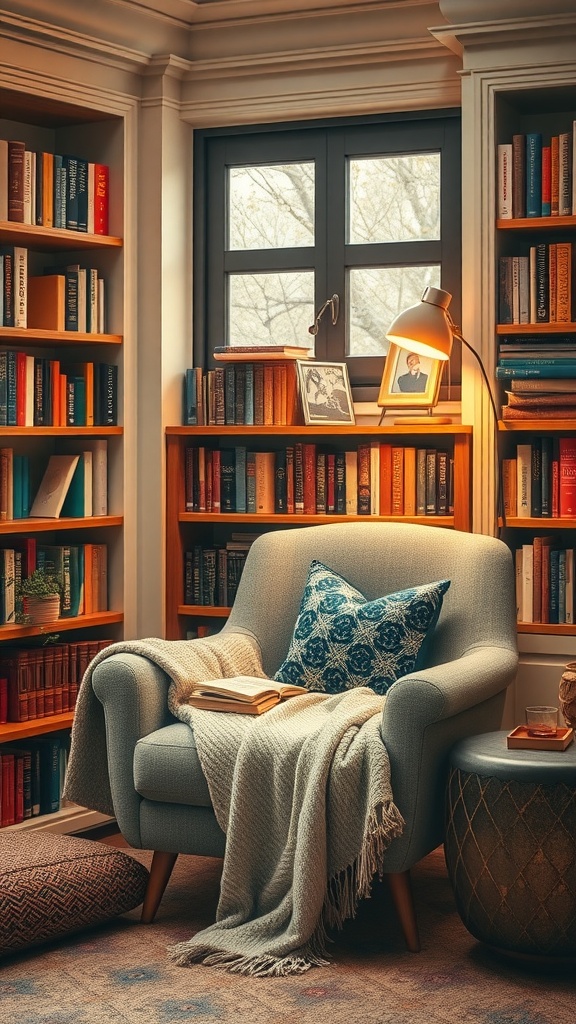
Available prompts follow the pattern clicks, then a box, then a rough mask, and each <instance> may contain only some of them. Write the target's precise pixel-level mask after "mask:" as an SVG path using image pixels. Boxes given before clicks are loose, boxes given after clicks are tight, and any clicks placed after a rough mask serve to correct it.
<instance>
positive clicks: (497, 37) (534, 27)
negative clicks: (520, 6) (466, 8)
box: [430, 11, 576, 57]
mask: <svg viewBox="0 0 576 1024" xmlns="http://www.w3.org/2000/svg"><path fill="white" fill-rule="evenodd" d="M430 32H431V33H432V35H433V36H434V37H435V38H436V39H438V40H439V41H440V42H442V43H444V45H445V46H447V47H448V48H449V49H450V50H452V52H453V53H456V54H457V55H458V56H459V57H461V56H462V55H463V54H465V53H466V51H467V50H470V49H472V48H473V47H479V46H482V47H484V48H486V47H490V46H492V47H494V46H502V45H512V46H514V47H516V48H518V45H519V43H522V42H530V41H537V42H538V43H540V44H542V43H543V42H544V41H545V40H556V39H558V40H562V41H564V42H566V39H567V38H571V37H573V36H574V35H576V12H575V11H572V12H570V13H565V14H547V15H542V16H539V17H536V18H534V17H531V18H510V19H507V20H506V19H504V20H492V21H486V22H472V23H469V22H466V23H464V24H458V25H440V26H439V27H437V28H436V27H433V28H431V29H430Z"/></svg>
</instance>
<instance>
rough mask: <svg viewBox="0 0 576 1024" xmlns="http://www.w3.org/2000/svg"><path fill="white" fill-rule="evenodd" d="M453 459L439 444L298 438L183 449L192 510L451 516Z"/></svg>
mask: <svg viewBox="0 0 576 1024" xmlns="http://www.w3.org/2000/svg"><path fill="white" fill-rule="evenodd" d="M453 491H454V459H453V456H452V454H451V453H450V452H448V451H446V450H443V449H442V450H437V449H435V448H416V447H412V446H400V445H395V444H389V443H382V442H380V441H376V440H375V441H372V442H370V443H366V444H359V445H358V446H357V448H354V449H352V450H350V451H335V450H333V449H329V448H327V447H324V446H321V445H318V444H316V443H313V442H296V443H295V444H293V445H288V446H287V447H285V448H278V449H276V450H274V451H265V452H263V451H253V450H251V449H248V448H247V447H246V446H244V445H235V446H234V447H233V448H215V449H211V448H207V447H205V446H203V445H193V446H192V445H190V446H188V447H187V448H186V451H185V508H186V511H187V512H214V513H219V512H239V513H254V514H265V515H269V514H287V515H292V514H295V515H299V514H303V515H317V514H335V515H375V516H396V515H398V516H410V515H413V516H426V515H451V514H452V513H453V511H454V495H453Z"/></svg>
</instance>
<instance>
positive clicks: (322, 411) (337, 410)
mask: <svg viewBox="0 0 576 1024" xmlns="http://www.w3.org/2000/svg"><path fill="white" fill-rule="evenodd" d="M297 366H298V383H299V386H300V396H301V399H302V411H303V413H304V423H305V424H306V425H307V426H312V425H315V424H318V423H331V424H334V425H336V424H338V423H355V422H356V420H355V419H354V403H353V402H352V392H351V390H350V380H349V378H348V367H347V366H346V363H321V362H316V361H314V362H312V361H307V360H300V359H299V360H298V362H297Z"/></svg>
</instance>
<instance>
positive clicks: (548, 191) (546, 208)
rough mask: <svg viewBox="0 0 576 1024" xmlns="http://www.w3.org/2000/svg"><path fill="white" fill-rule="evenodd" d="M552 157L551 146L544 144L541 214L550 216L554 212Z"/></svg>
mask: <svg viewBox="0 0 576 1024" xmlns="http://www.w3.org/2000/svg"><path fill="white" fill-rule="evenodd" d="M551 174H552V159H551V149H550V146H542V204H541V211H540V215H541V216H542V217H549V216H550V214H551V213H552V178H551Z"/></svg>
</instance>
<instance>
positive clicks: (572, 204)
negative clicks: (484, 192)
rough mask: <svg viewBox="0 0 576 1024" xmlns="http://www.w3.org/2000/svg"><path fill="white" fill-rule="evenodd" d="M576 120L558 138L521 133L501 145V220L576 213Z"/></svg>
mask: <svg viewBox="0 0 576 1024" xmlns="http://www.w3.org/2000/svg"><path fill="white" fill-rule="evenodd" d="M575 151H576V121H572V125H571V126H570V129H569V130H568V131H565V132H559V133H558V135H552V136H550V135H543V134H542V132H539V131H531V132H526V133H521V132H518V133H516V134H515V135H513V136H512V141H511V142H505V143H501V144H500V145H499V146H498V217H499V218H500V219H502V220H508V219H511V218H517V217H558V216H559V217H567V216H568V217H569V216H571V215H574V214H576V159H575V158H574V154H575Z"/></svg>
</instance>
